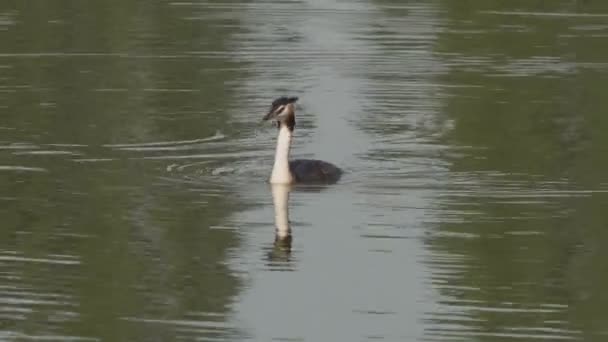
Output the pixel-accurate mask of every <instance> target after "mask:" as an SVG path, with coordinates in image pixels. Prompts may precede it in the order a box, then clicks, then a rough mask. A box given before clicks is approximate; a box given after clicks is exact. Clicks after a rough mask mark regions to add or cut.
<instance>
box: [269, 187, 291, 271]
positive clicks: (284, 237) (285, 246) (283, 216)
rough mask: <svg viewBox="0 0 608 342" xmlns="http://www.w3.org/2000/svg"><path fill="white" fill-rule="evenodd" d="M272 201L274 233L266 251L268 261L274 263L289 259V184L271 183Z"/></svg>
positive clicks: (284, 261) (287, 261) (286, 261)
mask: <svg viewBox="0 0 608 342" xmlns="http://www.w3.org/2000/svg"><path fill="white" fill-rule="evenodd" d="M271 187H272V188H271V189H272V202H273V205H274V224H275V235H274V244H273V246H272V249H271V250H270V251H269V252H268V255H267V256H268V261H270V262H271V263H272V264H274V265H276V264H278V263H289V261H291V243H292V240H293V238H292V236H291V224H290V223H289V193H290V192H291V185H288V184H272V185H271Z"/></svg>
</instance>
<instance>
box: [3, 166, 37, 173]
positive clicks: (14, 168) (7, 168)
mask: <svg viewBox="0 0 608 342" xmlns="http://www.w3.org/2000/svg"><path fill="white" fill-rule="evenodd" d="M0 171H31V172H48V170H47V169H44V168H41V167H29V166H18V165H0Z"/></svg>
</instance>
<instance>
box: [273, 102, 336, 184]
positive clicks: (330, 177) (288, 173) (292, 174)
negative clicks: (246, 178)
mask: <svg viewBox="0 0 608 342" xmlns="http://www.w3.org/2000/svg"><path fill="white" fill-rule="evenodd" d="M297 100H298V98H297V97H280V98H278V99H276V100H274V101H273V102H272V106H271V107H270V111H268V114H266V115H265V116H264V120H265V121H267V120H274V121H276V123H277V127H278V129H279V136H278V138H277V149H276V153H275V156H274V165H273V167H272V173H271V175H270V183H273V184H292V183H326V184H331V183H335V182H337V181H338V180H339V179H340V176H341V175H342V170H341V169H340V168H338V167H337V166H335V165H333V164H330V163H328V162H324V161H322V160H315V159H296V160H292V161H290V160H289V150H290V148H291V139H292V136H293V130H294V128H295V127H296V115H295V114H296V113H295V112H296V108H295V102H296V101H297Z"/></svg>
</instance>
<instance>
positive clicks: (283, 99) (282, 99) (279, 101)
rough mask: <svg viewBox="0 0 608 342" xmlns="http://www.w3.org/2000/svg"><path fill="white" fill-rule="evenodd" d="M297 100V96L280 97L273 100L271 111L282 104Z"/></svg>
mask: <svg viewBox="0 0 608 342" xmlns="http://www.w3.org/2000/svg"><path fill="white" fill-rule="evenodd" d="M296 101H298V98H297V97H287V96H282V97H279V98H278V99H276V100H274V101H272V106H271V107H270V111H274V110H275V109H277V108H279V107H280V106H283V105H286V104H288V103H294V102H296Z"/></svg>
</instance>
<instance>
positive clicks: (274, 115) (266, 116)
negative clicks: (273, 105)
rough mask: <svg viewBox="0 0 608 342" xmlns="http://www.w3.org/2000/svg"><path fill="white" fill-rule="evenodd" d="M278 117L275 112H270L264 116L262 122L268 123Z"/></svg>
mask: <svg viewBox="0 0 608 342" xmlns="http://www.w3.org/2000/svg"><path fill="white" fill-rule="evenodd" d="M276 116H277V114H276V113H275V112H274V111H272V110H270V111H269V112H268V113H267V114H266V115H264V118H263V119H262V120H264V121H268V120H271V119H274V118H275V117H276Z"/></svg>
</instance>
